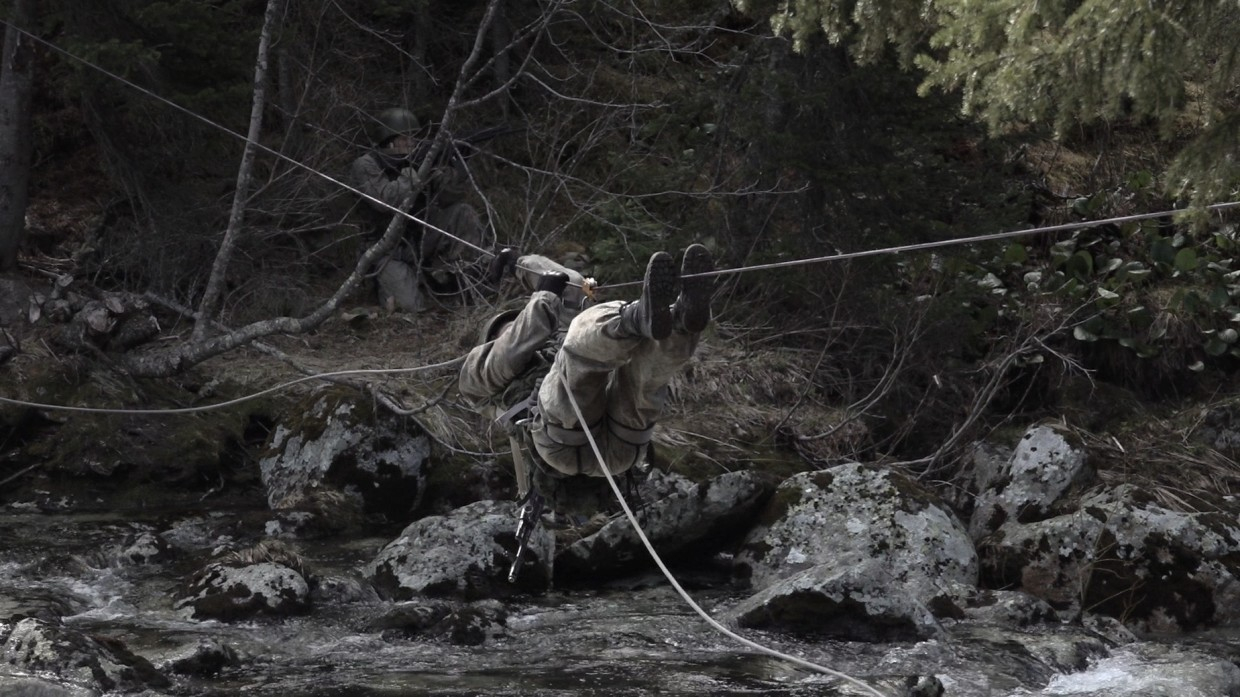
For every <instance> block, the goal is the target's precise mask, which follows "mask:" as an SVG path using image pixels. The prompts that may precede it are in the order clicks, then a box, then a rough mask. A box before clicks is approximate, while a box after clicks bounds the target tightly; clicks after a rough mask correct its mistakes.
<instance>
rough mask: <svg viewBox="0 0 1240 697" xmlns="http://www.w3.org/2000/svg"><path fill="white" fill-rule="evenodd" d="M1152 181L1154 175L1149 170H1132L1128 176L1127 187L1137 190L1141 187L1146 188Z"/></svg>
mask: <svg viewBox="0 0 1240 697" xmlns="http://www.w3.org/2000/svg"><path fill="white" fill-rule="evenodd" d="M1153 183H1154V175H1153V174H1151V173H1150V171H1149V170H1144V169H1143V170H1141V171H1140V172H1134V173H1132V174H1131V175H1129V176H1128V188H1130V189H1136V190H1137V191H1140V190H1141V189H1148V188H1149V187H1150V185H1151V184H1153Z"/></svg>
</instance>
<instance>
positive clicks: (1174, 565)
mask: <svg viewBox="0 0 1240 697" xmlns="http://www.w3.org/2000/svg"><path fill="white" fill-rule="evenodd" d="M982 552H983V568H984V581H985V584H986V585H987V586H991V587H1009V586H1010V587H1016V588H1019V589H1021V590H1024V591H1025V592H1028V593H1030V594H1033V595H1036V596H1037V597H1040V598H1042V599H1044V600H1046V601H1047V602H1049V603H1051V605H1053V606H1055V607H1056V608H1057V609H1059V610H1061V611H1065V612H1068V613H1074V612H1079V610H1080V608H1081V607H1087V608H1089V609H1090V610H1091V611H1092V612H1094V613H1097V614H1104V615H1109V616H1112V617H1118V618H1121V619H1123V621H1124V622H1125V624H1127V625H1128V626H1129V627H1132V628H1134V629H1138V630H1141V631H1154V632H1178V631H1187V630H1192V629H1199V628H1203V627H1210V626H1215V625H1233V624H1236V623H1240V524H1238V523H1237V521H1236V519H1235V518H1234V517H1229V516H1224V515H1221V514H1214V513H1183V512H1178V511H1171V510H1168V509H1165V508H1163V507H1161V506H1159V505H1158V504H1156V503H1154V502H1153V501H1151V500H1149V498H1148V496H1144V495H1142V494H1141V492H1139V491H1137V490H1136V489H1134V488H1132V487H1129V486H1122V487H1119V488H1118V489H1115V490H1110V491H1106V492H1103V493H1101V494H1098V495H1096V496H1093V497H1089V498H1087V499H1085V500H1084V501H1083V502H1082V504H1081V510H1080V511H1077V512H1075V513H1072V514H1069V515H1064V516H1058V517H1056V518H1052V519H1049V520H1045V521H1041V522H1038V523H1030V524H1021V523H1007V524H1005V525H1004V526H1003V527H1001V528H1000V529H999V530H998V531H997V532H996V533H995V534H994V535H992V536H991V537H989V538H987V539H986V541H985V544H983V546H982Z"/></svg>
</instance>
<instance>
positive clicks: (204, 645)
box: [160, 639, 239, 677]
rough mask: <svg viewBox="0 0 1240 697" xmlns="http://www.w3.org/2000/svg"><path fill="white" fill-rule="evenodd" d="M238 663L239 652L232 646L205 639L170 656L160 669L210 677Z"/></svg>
mask: <svg viewBox="0 0 1240 697" xmlns="http://www.w3.org/2000/svg"><path fill="white" fill-rule="evenodd" d="M238 663H239V659H238V657H237V652H236V651H235V650H233V648H232V647H231V646H228V645H227V644H222V643H220V642H219V641H216V640H215V639H204V640H202V641H200V642H198V643H197V644H192V645H189V646H185V647H183V648H182V649H181V650H180V651H178V652H176V653H175V654H173V655H171V656H169V657H168V658H167V659H166V660H165V661H163V662H162V663H161V664H160V668H162V669H163V670H164V671H165V672H168V673H174V674H176V675H193V676H198V677H209V676H212V675H217V674H218V673H219V672H220V671H221V670H224V669H225V668H228V667H231V666H235V665H237V664H238Z"/></svg>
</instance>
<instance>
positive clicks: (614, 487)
mask: <svg viewBox="0 0 1240 697" xmlns="http://www.w3.org/2000/svg"><path fill="white" fill-rule="evenodd" d="M564 394H566V395H568V403H569V404H571V405H572V407H573V414H574V415H575V416H576V417H577V423H582V424H583V423H585V422H586V420H585V416H584V415H583V414H582V413H581V407H579V406H577V399H576V398H575V397H574V396H573V392H572V390H565V391H564ZM584 432H585V434H586V439H587V440H589V441H590V449H591V450H593V451H594V457H595V458H597V459H598V465H599V469H601V470H603V476H604V477H606V478H607V483H608V484H609V485H610V486H611V491H612V493H613V494H615V496H616V500H617V501H619V502H620V507H621V508H622V509H624V515H625V516H627V517H628V519H629V523H630V524H631V525H632V526H633V530H634V531H635V532H636V533H637V536H638V537H639V538H641V541H642V544H643V545H645V547H646V551H647V552H649V553H650V557H651V558H652V559H654V563H655V564H657V565H658V567H659V570H660V571H662V572H663V576H664V577H665V578H667V581H668V583H670V584H672V588H674V589H676V592H677V593H679V594H680V597H681V598H684V600H685V602H686V603H688V604H689V607H691V608H693V610H694V612H696V613H697V614H698V615H699V616H700V617H701V618H702V619H703V620H705V621H706V623H707V624H709V625H710V626H711V627H713V628H714V629H716V630H718V631H719V632H721V633H723V634H724V635H726V636H727V637H729V638H731V639H734V640H736V641H738V642H740V643H742V644H744V645H745V646H748V647H749V648H751V649H754V650H756V651H760V652H762V653H764V654H767V655H769V656H774V657H775V658H779V659H783V660H785V661H789V662H791V663H795V664H796V665H798V666H801V667H802V668H808V669H810V670H814V671H817V672H819V673H825V674H826V675H830V676H833V677H836V678H839V679H841V680H845V681H847V682H850V683H852V684H854V685H856V686H858V687H860V688H861V689H863V690H865V691H866V692H867V693H869V694H871V695H874V696H875V697H889V696H888V695H884V694H883V693H882V692H879V691H878V690H877V689H875V688H874V687H873V686H871V685H867V684H866V683H864V682H861V681H860V680H858V679H856V678H854V677H852V676H851V675H847V674H845V673H841V672H840V671H838V670H834V669H831V668H828V667H826V666H822V665H818V664H817V663H812V662H810V661H807V660H805V659H803V658H798V657H796V656H793V655H791V654H787V653H784V652H782V651H778V650H776V649H772V648H770V647H768V646H763V645H762V644H759V643H757V642H755V641H751V640H749V639H746V638H745V637H743V636H741V635H739V634H737V633H736V632H733V631H732V630H730V629H728V628H727V627H725V626H723V625H722V624H720V623H719V621H718V620H716V619H715V618H713V617H711V616H710V615H709V614H708V613H707V612H706V611H705V610H703V609H702V607H701V606H700V605H698V604H697V602H696V601H694V600H693V598H692V597H691V596H690V595H689V594H688V593H687V592H685V589H684V588H683V587H681V585H680V582H679V581H677V580H676V577H675V575H673V574H672V572H671V571H670V570H669V569H668V568H667V565H666V564H664V563H663V559H662V558H661V557H660V556H659V553H658V552H656V551H655V549H654V545H652V544H651V543H650V540H649V538H647V537H646V533H645V532H643V531H642V528H641V524H639V523H638V522H637V517H636V516H635V515H633V510H632V509H630V508H629V504H628V502H627V501H625V500H624V494H623V493H622V492H621V491H620V486H619V485H618V484H616V480H615V478H614V477H612V476H611V470H609V469H608V468H607V463H606V462H604V461H603V454H602V452H601V451H600V450H599V447H598V443H597V442H596V441H595V440H594V434H593V433H591V432H590V429H588V428H587V429H584Z"/></svg>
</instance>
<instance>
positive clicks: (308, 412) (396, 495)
mask: <svg viewBox="0 0 1240 697" xmlns="http://www.w3.org/2000/svg"><path fill="white" fill-rule="evenodd" d="M301 413H302V414H303V415H302V416H301V417H300V418H299V420H298V421H297V422H296V423H294V424H280V425H279V426H277V427H276V429H275V431H274V432H273V433H272V436H271V439H270V441H269V442H268V444H267V448H266V449H265V452H264V455H263V456H262V458H261V459H260V461H259V469H260V471H261V473H262V479H263V485H264V486H265V487H266V489H267V502H268V504H269V505H270V506H271V508H272V509H273V510H298V509H310V510H314V511H316V512H318V513H320V514H322V515H323V516H324V517H326V518H328V519H333V518H339V517H344V516H350V515H353V513H352V512H351V511H349V510H348V509H349V503H348V501H347V500H341V497H340V496H336V497H333V495H332V492H339V493H340V494H342V495H343V497H344V498H347V499H352V500H354V501H357V502H360V505H361V508H362V509H363V510H364V511H365V512H367V513H374V514H380V515H384V516H387V517H388V518H390V519H392V520H406V519H408V518H409V516H410V515H411V513H412V512H413V511H414V509H416V508H417V506H418V504H419V503H420V502H421V499H422V495H423V493H424V492H425V489H426V461H427V457H428V456H429V455H430V438H429V437H428V436H427V435H426V433H425V432H423V431H422V430H421V428H420V427H419V426H417V424H416V422H414V421H411V420H409V419H405V418H403V417H400V416H397V415H394V414H390V413H388V412H385V411H382V410H375V409H374V408H373V407H372V406H371V405H370V404H369V403H367V402H366V400H364V399H360V398H358V399H355V398H354V397H353V396H352V395H342V394H339V393H330V394H326V395H320V396H318V397H315V398H314V399H313V401H312V403H311V404H309V405H308V406H307V407H306V408H305V409H304V410H303V411H302V412H301ZM333 501H335V502H334V503H333Z"/></svg>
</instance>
